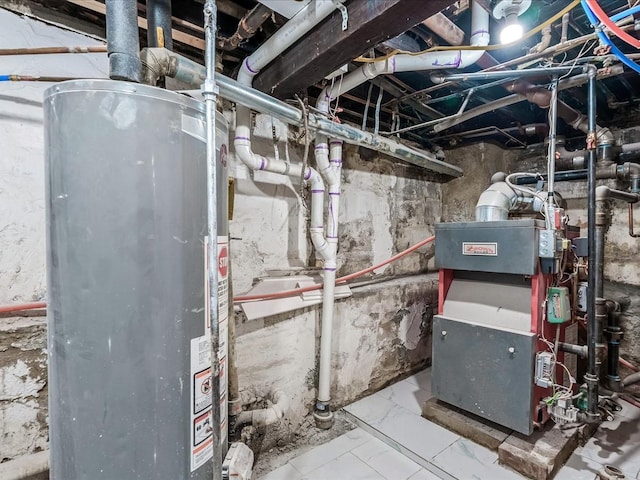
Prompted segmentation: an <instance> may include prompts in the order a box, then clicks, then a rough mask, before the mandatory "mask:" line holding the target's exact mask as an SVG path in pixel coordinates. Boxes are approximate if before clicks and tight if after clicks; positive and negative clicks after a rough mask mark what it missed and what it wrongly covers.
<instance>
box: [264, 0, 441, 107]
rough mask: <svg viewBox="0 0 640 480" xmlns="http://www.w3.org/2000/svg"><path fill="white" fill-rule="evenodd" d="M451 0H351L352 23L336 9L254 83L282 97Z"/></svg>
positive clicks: (394, 34)
mask: <svg viewBox="0 0 640 480" xmlns="http://www.w3.org/2000/svg"><path fill="white" fill-rule="evenodd" d="M452 3H453V2H452V0H430V1H420V2H417V1H415V0H376V1H375V2H372V1H370V0H350V1H348V2H346V4H345V5H346V7H347V11H348V15H349V19H348V27H347V29H346V30H344V31H343V30H342V15H341V13H340V12H339V11H338V10H336V11H335V12H333V13H332V14H331V15H330V16H329V17H328V18H327V19H326V20H325V21H324V22H322V23H321V24H320V25H318V26H317V27H315V28H314V29H313V30H311V32H309V33H308V34H307V35H305V37H303V38H302V39H301V40H300V41H299V42H297V43H296V44H295V45H294V46H293V47H291V48H290V49H289V50H287V51H286V52H284V53H283V54H282V55H280V56H279V57H278V58H277V59H276V60H274V61H273V62H272V63H271V64H270V65H268V66H267V67H266V68H264V69H263V70H262V72H260V73H259V74H258V76H257V77H256V79H255V81H254V86H255V87H256V88H258V89H259V90H262V91H263V92H267V93H270V94H273V95H275V96H277V97H279V98H287V97H290V96H292V95H293V94H294V93H296V92H298V91H300V90H302V89H304V88H306V87H307V86H309V85H314V84H315V83H317V82H318V81H320V80H322V78H323V77H324V76H325V75H327V74H329V73H331V72H333V71H335V70H336V69H337V68H339V67H341V66H342V65H344V64H346V63H348V62H350V61H351V60H352V59H354V58H356V57H358V56H359V55H362V54H363V53H365V52H366V51H367V50H369V49H370V48H371V47H373V46H375V45H377V44H378V43H381V42H383V41H385V40H388V39H390V38H393V37H395V36H397V35H400V34H401V33H403V32H405V31H406V30H408V29H410V28H412V27H413V26H415V25H416V24H418V23H421V22H422V21H423V20H424V19H426V18H428V17H430V16H431V15H433V14H435V13H438V12H439V11H441V10H442V9H443V8H445V7H447V6H449V5H451V4H452Z"/></svg>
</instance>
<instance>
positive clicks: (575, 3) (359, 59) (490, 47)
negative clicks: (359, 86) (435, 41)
mask: <svg viewBox="0 0 640 480" xmlns="http://www.w3.org/2000/svg"><path fill="white" fill-rule="evenodd" d="M579 3H580V0H573V1H572V2H571V3H570V4H569V5H567V6H566V7H565V8H563V9H562V10H561V11H560V12H558V13H557V14H555V15H554V16H552V17H551V18H549V19H548V20H546V21H545V22H543V23H541V24H540V25H538V26H537V27H535V28H533V29H531V30H529V31H528V32H527V33H525V34H524V35H523V36H522V38H520V39H518V40H516V41H515V42H511V43H505V44H495V45H484V46H482V45H477V46H475V45H468V46H436V47H431V48H427V49H426V50H422V51H419V52H408V51H406V50H393V51H391V52H389V53H387V54H386V55H383V56H381V57H376V58H367V57H362V56H360V57H357V58H356V59H354V62H359V63H374V62H383V61H385V60H388V59H389V58H391V57H393V56H394V55H398V54H402V55H411V56H419V55H423V54H425V53H430V52H441V51H451V50H484V51H492V50H500V49H502V48H509V47H512V46H514V45H516V44H518V43H520V42H522V41H523V40H526V39H528V38H530V37H532V36H533V35H535V34H536V33H538V32H540V31H542V29H544V28H545V27H548V26H549V25H551V24H552V23H553V22H555V21H556V20H559V19H561V18H562V16H563V15H564V14H565V13H569V12H570V11H571V10H573V9H574V8H575V7H577V6H578V4H579Z"/></svg>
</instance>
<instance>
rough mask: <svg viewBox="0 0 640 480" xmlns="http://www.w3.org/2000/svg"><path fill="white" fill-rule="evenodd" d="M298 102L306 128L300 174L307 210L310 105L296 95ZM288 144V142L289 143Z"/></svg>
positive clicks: (301, 192) (304, 204)
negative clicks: (306, 176) (306, 189)
mask: <svg viewBox="0 0 640 480" xmlns="http://www.w3.org/2000/svg"><path fill="white" fill-rule="evenodd" d="M296 100H297V101H298V103H299V104H300V110H301V111H302V119H303V127H304V155H303V157H302V171H301V173H300V198H301V199H302V206H303V207H304V208H305V210H307V209H308V207H307V202H306V199H305V188H304V187H305V184H306V181H305V179H304V177H305V175H306V174H307V169H308V168H309V145H310V143H311V139H310V138H309V137H310V133H311V132H309V105H308V103H307V101H306V100H307V99H306V98H305V100H302V99H301V98H300V97H299V96H298V95H296ZM287 143H288V142H287Z"/></svg>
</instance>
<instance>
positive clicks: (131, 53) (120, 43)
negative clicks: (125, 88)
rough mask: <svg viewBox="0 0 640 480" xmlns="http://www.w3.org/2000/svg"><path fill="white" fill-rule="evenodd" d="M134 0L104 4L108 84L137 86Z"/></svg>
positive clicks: (139, 70)
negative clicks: (117, 82)
mask: <svg viewBox="0 0 640 480" xmlns="http://www.w3.org/2000/svg"><path fill="white" fill-rule="evenodd" d="M137 5H138V4H137V2H136V1H135V0H106V7H107V53H108V55H109V77H110V78H111V79H112V80H125V81H128V82H138V83H139V82H140V80H141V75H142V64H141V63H140V39H139V37H138V8H137Z"/></svg>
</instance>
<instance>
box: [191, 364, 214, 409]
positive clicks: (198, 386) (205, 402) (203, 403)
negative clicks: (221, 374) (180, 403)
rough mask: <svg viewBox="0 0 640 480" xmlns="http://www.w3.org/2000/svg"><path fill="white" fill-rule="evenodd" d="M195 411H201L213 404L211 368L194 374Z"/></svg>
mask: <svg viewBox="0 0 640 480" xmlns="http://www.w3.org/2000/svg"><path fill="white" fill-rule="evenodd" d="M193 384H194V385H193V391H194V398H193V411H194V413H200V412H201V411H203V410H204V409H205V408H209V407H210V406H211V368H206V369H204V370H202V371H201V372H198V373H196V374H195V375H194V376H193Z"/></svg>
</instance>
